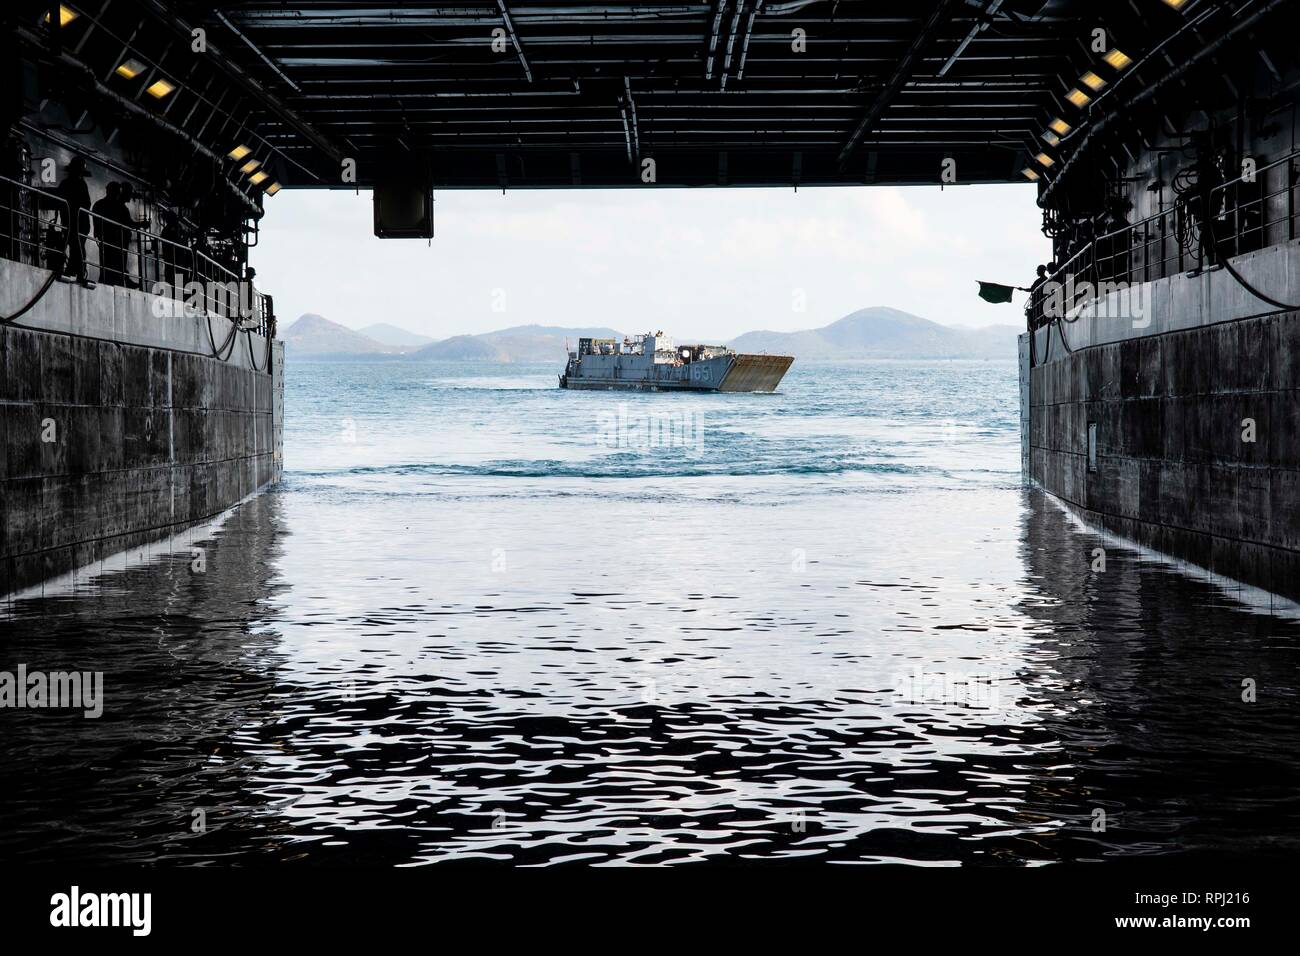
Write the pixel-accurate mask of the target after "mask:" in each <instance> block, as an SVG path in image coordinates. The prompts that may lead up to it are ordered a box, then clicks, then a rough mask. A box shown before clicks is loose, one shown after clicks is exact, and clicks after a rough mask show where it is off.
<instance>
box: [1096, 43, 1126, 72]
mask: <svg viewBox="0 0 1300 956" xmlns="http://www.w3.org/2000/svg"><path fill="white" fill-rule="evenodd" d="M1102 59H1103V60H1105V61H1106V62H1107V63H1109V64H1110V65H1111V66H1113V67H1114V68H1115V69H1117V70H1122V69H1124V67H1126V66H1128V65H1129V64H1130V63H1132V62H1133V58H1132V57H1131V56H1129V55H1128V54H1127V53H1125V52H1124V51H1123V50H1120V49H1118V48H1116V49H1113V50H1111V51H1110V52H1109V53H1107V54H1106V55H1105V56H1104V57H1102Z"/></svg>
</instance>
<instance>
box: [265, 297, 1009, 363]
mask: <svg viewBox="0 0 1300 956" xmlns="http://www.w3.org/2000/svg"><path fill="white" fill-rule="evenodd" d="M665 331H667V332H668V333H669V334H670V335H673V336H674V337H675V338H677V339H678V341H681V342H689V341H694V337H693V335H692V332H691V330H690V329H689V328H680V329H668V330H665ZM1019 331H1020V330H1019V329H1018V328H1017V327H1016V326H1013V325H990V326H986V327H984V328H979V329H966V328H956V327H953V326H949V325H940V324H939V323H938V322H931V321H930V320H929V319H923V318H921V317H920V316H917V315H911V314H909V313H907V312H902V311H900V310H898V309H890V308H886V307H884V306H875V307H873V308H869V309H859V310H858V311H857V312H853V313H851V314H850V315H846V316H845V317H844V318H842V319H840V320H839V321H837V322H832V323H831V324H830V325H826V326H822V327H821V328H819V329H806V330H804V331H801V332H746V333H745V334H744V335H741V336H739V337H737V338H735V339H732V340H731V341H730V342H728V343H727V344H728V345H730V346H731V347H732V348H734V349H736V350H737V351H740V352H768V353H772V354H779V355H793V356H794V357H795V358H796V359H798V360H799V361H801V362H816V361H826V360H836V359H862V358H916V359H921V358H926V359H928V358H965V359H983V358H1014V357H1015V355H1016V335H1017V334H1018V333H1019ZM363 333H366V334H363ZM369 333H374V334H369ZM380 335H385V336H387V337H388V339H389V341H384V340H382V339H380V338H379V336H380ZM586 336H590V337H592V338H602V339H619V340H622V338H623V333H622V332H618V331H615V330H614V329H609V328H566V327H564V326H557V325H517V326H514V327H512V328H508V329H499V330H497V331H495V332H484V333H482V334H479V335H454V336H452V337H451V338H449V339H441V340H439V341H429V340H427V339H425V341H426V342H428V344H426V345H423V346H422V347H420V348H412V346H411V345H408V344H404V343H400V342H399V341H398V339H399V338H400V337H406V338H409V339H422V338H423V336H419V335H416V334H415V333H413V332H408V331H406V330H405V329H402V328H399V327H397V326H393V325H387V324H386V323H382V322H381V323H377V324H375V325H370V326H367V327H366V329H364V330H362V331H361V332H354V331H353V330H352V329H349V328H346V327H344V326H342V325H339V324H338V323H337V322H331V321H329V319H325V318H322V317H321V316H319V315H314V314H311V313H308V314H307V315H304V316H302V317H301V318H299V319H298V321H297V322H295V323H294V324H293V325H291V326H290V327H289V328H288V329H287V330H285V332H284V333H283V338H284V340H285V342H286V343H287V346H288V348H287V352H288V354H289V355H291V356H292V355H313V356H327V357H329V358H331V359H340V360H342V359H352V360H356V361H374V360H376V359H399V358H400V359H411V360H414V361H421V360H424V361H436V362H502V363H514V362H555V363H560V362H563V361H564V360H565V358H566V357H567V355H566V352H565V344H566V342H567V343H568V345H569V347H570V348H573V347H576V346H577V344H578V339H579V338H583V337H586Z"/></svg>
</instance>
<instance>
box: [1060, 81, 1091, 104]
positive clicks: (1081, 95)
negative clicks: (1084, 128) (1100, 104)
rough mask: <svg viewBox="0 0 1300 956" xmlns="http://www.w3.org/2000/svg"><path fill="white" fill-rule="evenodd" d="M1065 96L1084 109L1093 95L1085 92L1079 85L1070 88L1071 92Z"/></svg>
mask: <svg viewBox="0 0 1300 956" xmlns="http://www.w3.org/2000/svg"><path fill="white" fill-rule="evenodd" d="M1065 98H1066V99H1067V100H1069V101H1070V102H1071V103H1073V104H1074V105H1075V106H1077V107H1079V108H1080V109H1083V107H1085V106H1087V105H1088V104H1089V103H1091V102H1092V97H1091V96H1089V95H1088V94H1087V93H1085V92H1083V90H1081V89H1079V88H1078V87H1077V86H1076V87H1075V88H1074V89H1072V90H1070V92H1068V93H1066V94H1065Z"/></svg>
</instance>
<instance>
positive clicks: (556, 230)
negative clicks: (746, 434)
mask: <svg viewBox="0 0 1300 956" xmlns="http://www.w3.org/2000/svg"><path fill="white" fill-rule="evenodd" d="M266 207H267V213H266V216H265V218H264V219H263V221H262V235H261V245H260V246H259V247H258V248H256V249H254V250H253V258H252V262H253V264H254V265H255V266H256V267H257V270H258V275H259V284H260V285H261V286H262V287H263V288H264V289H265V291H267V292H269V293H271V294H272V295H273V296H274V297H275V305H276V314H277V315H278V316H279V317H280V323H281V327H285V326H287V325H288V324H289V323H290V322H292V321H293V320H295V319H296V318H297V317H298V316H299V315H301V314H302V313H304V312H316V313H319V314H321V315H323V316H325V317H326V318H328V319H332V320H334V321H335V322H340V323H342V324H343V325H347V326H350V327H352V328H359V327H362V326H365V325H368V324H370V323H372V322H381V321H382V322H391V323H393V324H394V325H399V326H402V327H404V328H407V329H410V330H411V331H413V332H420V333H422V334H424V335H429V336H432V337H435V338H445V337H446V336H449V335H457V334H460V333H474V332H487V331H491V330H493V329H498V328H503V327H506V326H511V325H526V324H530V323H538V324H542V325H566V326H611V327H613V328H615V329H618V330H619V331H623V332H638V331H644V330H648V329H663V330H665V331H666V332H669V333H670V334H674V335H676V336H677V337H679V338H683V339H699V340H719V341H720V340H724V339H727V338H730V337H732V336H735V335H738V334H739V333H741V332H746V331H750V330H752V329H772V330H781V331H791V330H795V329H806V328H816V327H818V326H821V325H825V324H827V323H829V322H833V321H835V320H836V319H838V318H841V317H842V316H844V315H846V314H848V313H849V312H852V311H854V310H855V309H860V308H863V307H866V306H872V305H888V306H893V307H895V308H899V309H903V310H905V311H908V312H913V313H915V314H917V315H921V316H924V317H926V318H928V319H933V320H935V321H936V322H943V323H945V324H950V325H967V326H970V325H990V324H994V323H1017V322H1019V321H1021V311H1020V308H1019V303H1020V301H1021V297H1020V296H1017V300H1016V302H1017V304H1016V305H1015V306H1012V305H990V304H988V303H986V302H984V301H982V300H981V299H979V298H977V297H976V285H975V280H976V279H985V280H989V281H994V282H1004V283H1007V284H1013V285H1028V284H1029V282H1030V281H1031V280H1032V279H1033V275H1034V266H1035V265H1036V264H1037V263H1039V262H1040V261H1044V260H1045V259H1046V258H1048V256H1049V252H1050V249H1049V245H1048V242H1047V240H1046V239H1045V238H1044V237H1043V235H1042V233H1041V231H1040V218H1039V211H1038V208H1037V206H1036V205H1035V204H1034V189H1033V187H1032V186H1030V185H1028V184H1025V185H1023V186H1020V185H1005V186H957V187H954V186H949V187H948V188H947V189H944V190H942V191H941V190H940V189H939V188H938V187H928V186H927V187H919V186H908V187H899V188H894V187H880V186H877V187H861V188H842V187H841V188H822V189H810V188H805V189H801V190H799V192H797V193H796V192H795V191H794V190H792V189H789V188H785V189H695V190H686V189H672V190H669V189H650V188H646V189H623V190H587V191H579V190H563V191H552V190H535V191H528V190H511V191H509V192H507V193H505V194H504V195H502V194H501V193H500V192H488V191H473V192H468V191H447V192H440V193H438V194H437V202H436V204H435V222H436V232H437V236H436V238H434V240H433V243H432V245H431V246H430V245H429V243H428V241H427V240H416V239H376V238H375V237H374V235H373V221H372V211H371V201H370V194H369V193H368V192H364V191H363V192H362V193H361V194H360V195H359V196H358V195H356V194H354V193H351V192H343V191H324V190H321V191H301V190H297V191H295V190H283V191H281V192H280V193H279V194H278V195H276V196H273V197H268V198H267V201H266Z"/></svg>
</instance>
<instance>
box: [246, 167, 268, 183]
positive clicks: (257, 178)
mask: <svg viewBox="0 0 1300 956" xmlns="http://www.w3.org/2000/svg"><path fill="white" fill-rule="evenodd" d="M265 178H266V173H265V171H263V172H257V173H253V175H251V176H249V177H248V181H249V182H250V183H252V184H253V185H254V186H256V185H257V184H258V183H260V182H261V181H262V180H263V179H265Z"/></svg>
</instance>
